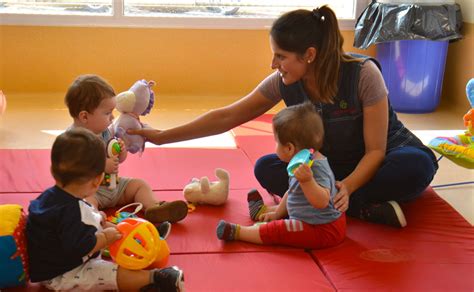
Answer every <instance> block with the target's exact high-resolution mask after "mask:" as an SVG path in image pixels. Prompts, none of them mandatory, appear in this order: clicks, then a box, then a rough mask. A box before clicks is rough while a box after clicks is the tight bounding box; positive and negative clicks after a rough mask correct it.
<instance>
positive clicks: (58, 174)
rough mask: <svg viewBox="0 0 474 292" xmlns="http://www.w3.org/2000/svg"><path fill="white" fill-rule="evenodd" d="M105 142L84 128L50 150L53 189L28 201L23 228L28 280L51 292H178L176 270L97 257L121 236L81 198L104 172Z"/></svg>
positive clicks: (179, 273) (92, 190) (181, 282)
mask: <svg viewBox="0 0 474 292" xmlns="http://www.w3.org/2000/svg"><path fill="white" fill-rule="evenodd" d="M103 150H104V142H103V141H101V139H100V138H99V137H97V135H95V134H93V133H92V132H90V131H89V130H87V129H81V128H77V129H71V130H69V131H66V132H64V133H63V134H61V135H59V136H58V137H57V138H56V140H55V142H54V144H53V147H52V150H51V173H52V175H53V177H54V180H55V181H56V184H55V186H53V187H51V188H49V189H47V190H46V191H44V192H43V193H42V194H41V195H40V196H39V197H38V198H36V199H35V200H33V201H31V203H30V206H29V209H28V212H29V215H28V221H27V225H26V235H27V236H26V237H27V240H28V255H29V264H30V277H31V281H32V282H41V284H42V285H44V286H46V287H47V288H48V289H51V290H70V289H77V290H92V291H97V290H117V289H119V290H138V289H143V290H153V289H154V290H159V291H182V290H183V289H184V277H183V271H182V270H180V269H179V268H177V267H168V268H165V269H154V270H150V271H147V270H137V271H132V270H127V269H125V268H122V267H120V266H117V264H115V263H113V262H109V261H104V260H102V259H101V258H100V251H101V250H102V249H103V248H105V247H107V246H109V245H110V244H111V243H113V242H115V241H116V240H118V239H120V238H121V234H120V232H119V231H118V230H117V229H116V228H115V226H114V225H113V224H112V223H108V222H106V221H105V218H104V216H102V215H101V214H100V213H99V211H97V209H96V208H95V207H93V206H92V205H90V204H89V203H88V202H86V201H85V200H84V198H86V197H90V196H92V195H93V194H94V193H95V192H96V191H97V189H98V187H99V185H100V183H101V181H102V179H103V176H104V168H105V152H104V151H103Z"/></svg>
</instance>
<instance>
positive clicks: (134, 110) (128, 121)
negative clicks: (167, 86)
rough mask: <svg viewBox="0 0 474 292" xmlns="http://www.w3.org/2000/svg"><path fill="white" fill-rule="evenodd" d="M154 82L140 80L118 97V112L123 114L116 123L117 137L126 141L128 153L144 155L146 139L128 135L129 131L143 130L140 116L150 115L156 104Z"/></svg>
mask: <svg viewBox="0 0 474 292" xmlns="http://www.w3.org/2000/svg"><path fill="white" fill-rule="evenodd" d="M154 85H155V82H154V81H148V82H147V81H146V80H139V81H137V82H135V84H133V86H132V87H130V89H129V90H128V91H125V92H121V93H119V94H118V95H117V97H116V100H117V106H116V108H117V110H118V111H119V112H120V113H121V114H120V116H119V117H118V118H117V119H116V120H115V121H114V131H115V136H116V137H117V138H120V139H122V140H123V141H124V143H125V146H126V147H127V150H128V152H130V153H137V152H140V153H142V152H143V150H144V149H145V138H143V137H142V136H140V135H128V134H127V130H128V129H141V128H143V127H144V125H143V124H142V123H141V122H140V116H144V115H146V114H148V113H150V110H151V108H152V107H153V104H154V102H155V94H154V92H153V90H151V88H152V87H153V86H154Z"/></svg>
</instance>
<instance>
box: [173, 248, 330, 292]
mask: <svg viewBox="0 0 474 292" xmlns="http://www.w3.org/2000/svg"><path fill="white" fill-rule="evenodd" d="M170 264H173V265H177V266H179V267H181V268H182V269H183V270H184V273H185V274H184V278H185V287H186V291H190V292H192V291H198V292H201V291H202V292H213V291H216V292H217V291H218V292H221V291H226V292H231V291H236V292H242V291H246V292H247V291H248V292H251V291H255V292H256V291H259V292H262V291H269V292H270V291H271V292H273V291H299V292H305V291H308V292H309V291H312V292H313V291H334V288H333V287H332V286H331V284H330V283H329V282H328V281H327V279H326V278H325V277H324V275H323V274H322V273H321V271H320V270H319V268H318V266H317V265H316V264H315V262H314V261H313V259H312V258H311V257H310V256H309V254H308V253H306V252H303V251H281V252H271V253H269V252H261V253H260V252H259V253H237V254H235V253H231V254H228V253H227V254H186V255H174V256H172V257H170Z"/></svg>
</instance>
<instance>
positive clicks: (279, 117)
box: [273, 102, 324, 150]
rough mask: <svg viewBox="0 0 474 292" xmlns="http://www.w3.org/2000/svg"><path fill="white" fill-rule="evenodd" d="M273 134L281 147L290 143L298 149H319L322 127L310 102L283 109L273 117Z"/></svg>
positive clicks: (321, 140)
mask: <svg viewBox="0 0 474 292" xmlns="http://www.w3.org/2000/svg"><path fill="white" fill-rule="evenodd" d="M273 132H274V133H275V137H276V138H277V139H278V142H280V143H281V144H283V145H286V144H288V143H292V144H293V145H295V147H296V148H298V149H300V150H301V149H305V148H307V149H309V148H313V149H314V150H319V149H321V147H322V145H323V139H324V126H323V121H322V119H321V116H320V115H319V114H318V112H317V111H316V109H315V107H314V105H313V104H312V103H311V102H305V103H301V104H297V105H292V106H289V107H287V108H284V109H283V110H281V111H280V112H279V113H277V114H276V115H275V116H274V117H273Z"/></svg>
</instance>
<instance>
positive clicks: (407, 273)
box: [312, 188, 474, 291]
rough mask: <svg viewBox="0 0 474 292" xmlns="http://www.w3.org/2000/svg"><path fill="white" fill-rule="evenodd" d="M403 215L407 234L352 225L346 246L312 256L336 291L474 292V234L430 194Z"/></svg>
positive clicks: (352, 222)
mask: <svg viewBox="0 0 474 292" xmlns="http://www.w3.org/2000/svg"><path fill="white" fill-rule="evenodd" d="M403 210H404V213H405V216H406V218H407V221H408V226H407V227H405V228H403V229H395V228H390V227H386V226H382V225H377V224H370V223H366V222H362V221H360V220H356V219H353V220H349V221H348V230H347V239H346V241H345V242H344V243H343V244H342V245H340V246H338V247H335V248H330V249H326V250H318V251H313V252H312V253H313V255H314V256H315V257H316V258H317V260H318V261H319V264H320V266H321V267H322V269H323V271H324V272H325V273H326V275H327V276H328V278H329V280H330V281H331V282H332V283H333V285H334V286H335V287H336V288H337V290H339V291H346V290H348V291H368V290H393V291H434V290H436V291H473V290H474V278H473V275H474V245H473V243H474V228H473V227H472V226H471V225H470V224H469V223H468V222H466V221H465V220H464V218H462V216H461V215H459V214H458V213H457V212H456V211H455V210H454V209H453V208H452V207H451V206H449V205H448V204H447V203H446V202H445V201H444V200H443V199H441V198H440V197H439V196H438V195H437V194H436V193H435V192H434V191H433V190H432V189H431V188H430V189H428V190H426V191H425V193H424V194H423V195H422V197H421V198H419V199H418V200H416V201H415V202H413V203H409V204H405V205H404V206H403Z"/></svg>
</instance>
